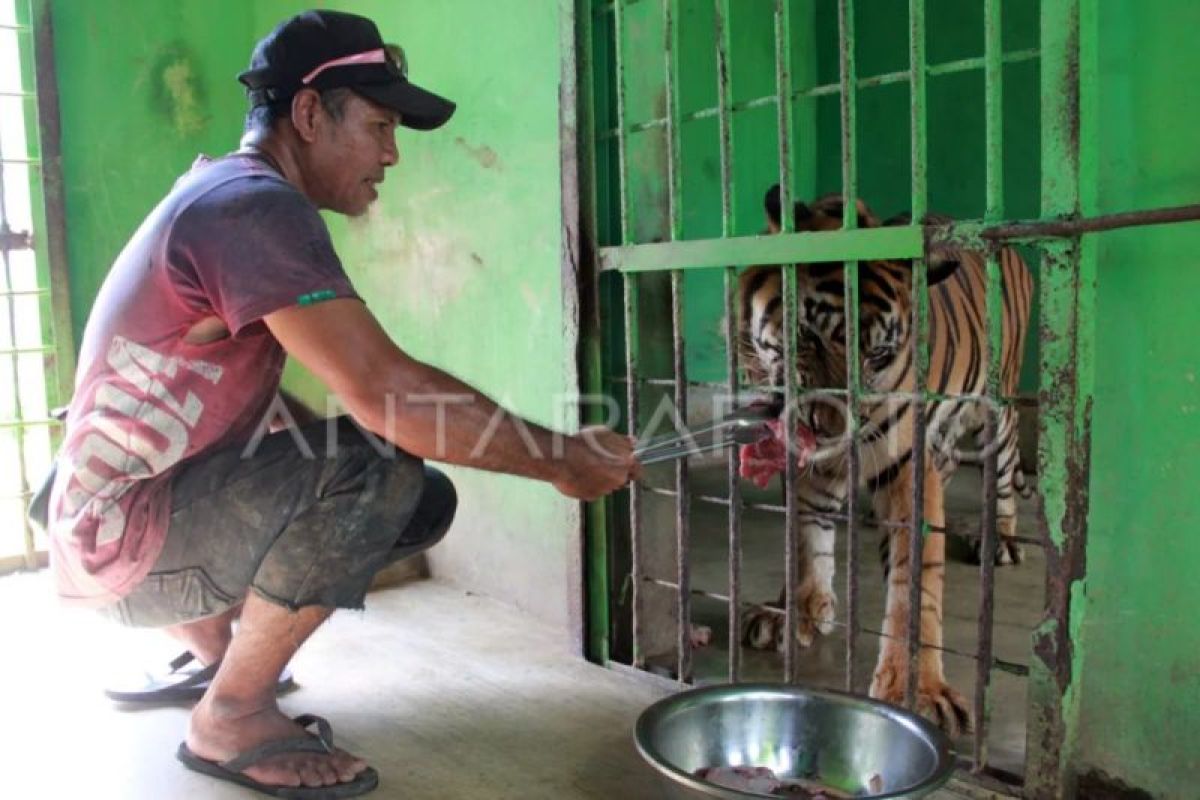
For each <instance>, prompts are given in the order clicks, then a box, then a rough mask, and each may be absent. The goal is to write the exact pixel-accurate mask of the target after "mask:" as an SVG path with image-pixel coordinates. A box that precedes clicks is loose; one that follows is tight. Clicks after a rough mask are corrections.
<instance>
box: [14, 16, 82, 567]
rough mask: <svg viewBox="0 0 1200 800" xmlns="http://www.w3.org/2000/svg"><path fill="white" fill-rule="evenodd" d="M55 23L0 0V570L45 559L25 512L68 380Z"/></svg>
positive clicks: (44, 466)
mask: <svg viewBox="0 0 1200 800" xmlns="http://www.w3.org/2000/svg"><path fill="white" fill-rule="evenodd" d="M63 218H64V214H63V193H62V178H61V169H60V163H59V127H58V96H57V89H56V84H55V78H54V61H53V31H52V28H51V24H50V11H49V6H48V4H47V3H46V2H45V0H0V462H3V465H4V469H3V479H2V480H0V574H3V573H4V572H7V571H11V570H14V569H22V568H23V569H32V568H35V567H37V566H39V565H43V566H44V565H45V563H46V543H45V542H43V541H39V540H38V538H37V537H36V535H35V532H34V530H33V529H32V528H31V527H30V526H29V524H28V522H27V520H26V518H25V513H26V509H27V506H28V502H29V498H30V496H31V495H32V493H33V492H34V491H36V490H37V489H38V487H39V485H40V483H41V481H42V479H43V478H44V477H45V474H46V472H47V470H48V468H49V464H50V459H51V455H52V453H53V452H54V449H55V448H56V447H57V445H58V441H59V439H60V437H61V423H60V422H59V421H58V420H56V419H54V418H52V416H51V413H50V409H51V408H54V407H56V406H60V405H63V404H64V403H65V402H66V400H67V398H68V396H69V391H70V387H71V384H72V381H73V379H74V369H75V360H74V343H73V341H72V339H71V336H70V329H71V328H70V313H69V309H68V300H67V286H68V279H67V274H66V270H67V265H66V236H65V229H64V222H63Z"/></svg>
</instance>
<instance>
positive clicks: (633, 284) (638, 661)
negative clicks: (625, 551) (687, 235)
mask: <svg viewBox="0 0 1200 800" xmlns="http://www.w3.org/2000/svg"><path fill="white" fill-rule="evenodd" d="M624 277H625V282H624V295H625V370H626V374H627V375H630V376H633V375H637V370H638V346H637V341H638V276H637V275H625V276H624ZM638 394H639V392H638V384H637V381H635V380H630V381H629V382H628V383H627V384H626V393H625V402H626V408H625V413H626V419H627V429H626V433H628V434H629V435H630V436H637V435H638V399H639V398H638ZM629 548H630V556H631V566H630V574H631V576H632V580H633V594H632V597H631V600H630V603H631V608H632V615H633V619H632V637H633V665H634V666H635V667H644V666H645V657H644V655H643V654H642V614H641V599H642V598H641V583H642V580H641V579H642V485H641V483H640V482H639V481H634V482H633V483H632V484H631V485H630V487H629Z"/></svg>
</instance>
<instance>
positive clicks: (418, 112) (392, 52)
mask: <svg viewBox="0 0 1200 800" xmlns="http://www.w3.org/2000/svg"><path fill="white" fill-rule="evenodd" d="M238 80H239V81H241V82H242V83H243V84H244V85H245V86H246V94H247V95H248V96H249V98H250V105H251V106H260V105H271V104H276V103H283V102H287V101H290V100H291V99H292V97H294V96H295V94H296V92H298V91H300V90H301V89H306V88H312V89H316V90H318V91H320V90H323V89H334V88H338V87H345V88H348V89H353V90H354V91H355V92H356V93H358V94H361V95H362V96H363V97H366V98H368V99H369V100H373V101H375V102H376V103H379V104H380V105H381V106H385V107H387V108H390V109H392V110H394V111H398V112H399V113H400V124H401V125H403V126H405V127H407V128H415V129H416V130H420V131H429V130H433V129H434V128H437V127H439V126H441V125H442V124H443V123H445V122H446V120H448V119H450V115H451V114H453V113H454V103H452V102H450V101H449V100H447V99H446V98H444V97H441V96H439V95H436V94H434V93H433V92H430V91H427V90H425V89H422V88H421V87H420V86H417V85H416V84H415V83H410V82H409V80H408V64H407V62H406V60H405V58H404V51H403V50H402V49H400V47H399V46H397V45H392V44H385V43H384V41H383V38H382V37H380V35H379V29H378V28H376V27H375V23H374V22H372V21H371V20H369V19H367V18H366V17H360V16H358V15H357V14H346V13H343V12H340V11H323V10H322V11H305V12H304V13H303V14H297V15H296V16H294V17H292V18H291V19H287V20H284V21H283V22H281V23H279V25H278V26H277V27H276V28H275V30H273V31H271V32H270V33H268V34H267V35H266V37H264V38H263V40H262V41H260V42H259V43H258V44H257V45H255V47H254V53H253V54H252V55H251V56H250V68H249V69H247V70H246V71H245V72H243V73H242V74H240V75H238Z"/></svg>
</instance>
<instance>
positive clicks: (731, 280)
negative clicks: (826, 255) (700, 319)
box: [713, 0, 742, 683]
mask: <svg viewBox="0 0 1200 800" xmlns="http://www.w3.org/2000/svg"><path fill="white" fill-rule="evenodd" d="M729 4H730V0H714V9H713V11H714V20H715V28H716V29H715V31H714V33H715V36H714V39H715V42H716V48H717V122H718V126H719V131H720V137H721V143H720V157H721V235H722V236H724V237H726V238H728V237H730V236H733V125H732V120H731V111H730V109H731V108H732V106H733V89H732V86H731V85H730V80H729V53H730V51H731V49H732V36H731V33H730V22H729V19H730V8H729ZM724 291H725V380H726V385H727V387H728V391H729V396H730V398H731V399H736V398H737V395H738V347H739V343H738V338H737V319H738V318H737V313H738V312H737V309H736V307H735V297H736V293H737V270H736V269H735V268H733V267H729V268H727V269H726V270H725V284H724ZM726 459H727V460H726V471H727V479H726V490H727V492H728V495H729V644H728V647H729V682H730V683H736V682H737V681H738V678H739V677H740V676H741V670H742V639H741V633H742V485H741V481H740V480H738V466H739V464H738V448H736V447H731V448H729V450H728V451H727V455H726Z"/></svg>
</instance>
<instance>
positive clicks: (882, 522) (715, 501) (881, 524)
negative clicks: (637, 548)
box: [642, 484, 1046, 547]
mask: <svg viewBox="0 0 1200 800" xmlns="http://www.w3.org/2000/svg"><path fill="white" fill-rule="evenodd" d="M642 489H643V490H644V491H647V492H650V493H651V494H657V495H662V496H663V497H677V496H678V493H677V492H676V491H675V490H674V489H664V488H662V487H661V486H652V485H650V484H642ZM691 497H692V499H693V500H696V501H698V502H701V503H708V504H709V505H715V506H726V507H727V506H729V498H727V497H720V496H718V495H704V494H699V495H697V494H693V495H692V496H691ZM738 508H741V509H743V510H747V509H749V510H755V511H767V512H770V513H775V514H784V513H787V509H786V508H785V507H784V506H780V505H774V504H771V503H751V502H747V501H745V500H743V501H742V502H741V503H739V504H738ZM804 515H805V516H807V517H812V518H814V519H823V520H828V521H830V522H840V523H843V524H848V523H849V522H850V517H849V516H848V515H847V514H839V513H837V512H820V511H806V512H804ZM858 524H859V525H862V526H865V527H871V528H907V527H910V525H909V523H907V522H890V521H888V520H886V519H875V518H873V517H863V516H860V517H859V518H858ZM929 530H930V532H932V533H945V534H947V535H949V536H958V537H959V538H962V539H968V540H972V541H974V540H975V539H980V538H982V537H983V533H982V532H981V531H980V530H979V529H978V528H968V527H963V526H959V525H946V526H945V527H941V526H938V525H930V526H929ZM1011 540H1012V541H1014V542H1020V543H1021V544H1028V545H1031V546H1033V547H1045V546H1046V543H1045V542H1044V541H1042V540H1041V539H1034V538H1033V537H1030V536H1013V537H1011Z"/></svg>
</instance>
